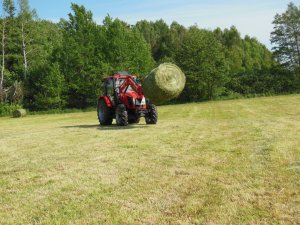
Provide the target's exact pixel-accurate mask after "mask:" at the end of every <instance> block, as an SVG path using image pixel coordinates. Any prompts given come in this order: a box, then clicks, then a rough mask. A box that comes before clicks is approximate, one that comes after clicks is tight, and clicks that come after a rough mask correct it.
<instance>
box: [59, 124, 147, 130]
mask: <svg viewBox="0 0 300 225" xmlns="http://www.w3.org/2000/svg"><path fill="white" fill-rule="evenodd" d="M148 126H149V125H145V124H129V125H128V126H117V125H116V124H112V125H110V126H100V125H99V124H93V125H85V124H83V125H74V126H63V127H62V128H82V129H98V130H128V129H140V128H146V127H148Z"/></svg>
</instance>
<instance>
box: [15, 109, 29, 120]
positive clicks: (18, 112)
mask: <svg viewBox="0 0 300 225" xmlns="http://www.w3.org/2000/svg"><path fill="white" fill-rule="evenodd" d="M24 116H26V109H17V110H15V111H14V112H13V117H14V118H20V117H24Z"/></svg>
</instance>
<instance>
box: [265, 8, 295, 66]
mask: <svg viewBox="0 0 300 225" xmlns="http://www.w3.org/2000/svg"><path fill="white" fill-rule="evenodd" d="M273 24H274V31H273V32H272V33H271V42H272V43H273V44H275V47H274V50H275V51H274V54H275V56H276V57H277V59H278V61H279V62H281V63H282V64H284V65H285V66H286V67H287V68H289V69H291V70H295V71H296V70H297V69H298V68H299V67H300V8H299V7H297V6H296V5H295V4H293V3H290V4H289V5H288V9H287V10H286V12H284V13H282V14H281V15H280V14H276V16H275V19H274V21H273Z"/></svg>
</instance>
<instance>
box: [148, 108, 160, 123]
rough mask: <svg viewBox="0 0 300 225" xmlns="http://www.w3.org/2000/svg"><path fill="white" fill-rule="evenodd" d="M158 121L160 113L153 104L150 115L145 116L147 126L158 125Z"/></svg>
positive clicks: (149, 110) (149, 111) (149, 109)
mask: <svg viewBox="0 0 300 225" xmlns="http://www.w3.org/2000/svg"><path fill="white" fill-rule="evenodd" d="M157 119H158V113H157V109H156V106H155V105H153V104H150V105H149V108H148V114H147V115H146V116H145V120H146V124H156V123H157Z"/></svg>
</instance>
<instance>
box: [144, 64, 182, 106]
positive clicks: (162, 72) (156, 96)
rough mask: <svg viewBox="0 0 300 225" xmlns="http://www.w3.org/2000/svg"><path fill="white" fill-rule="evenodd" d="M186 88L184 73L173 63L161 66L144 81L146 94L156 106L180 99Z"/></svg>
mask: <svg viewBox="0 0 300 225" xmlns="http://www.w3.org/2000/svg"><path fill="white" fill-rule="evenodd" d="M184 86H185V75H184V73H183V72H182V71H181V69H180V68H179V67H178V66H176V65H174V64H172V63H163V64H161V65H159V67H157V68H155V69H154V70H152V71H151V72H150V74H149V75H148V76H146V78H145V79H144V80H143V91H144V94H145V96H146V97H147V98H149V99H150V101H151V102H153V103H155V104H161V103H163V102H166V101H169V100H171V99H174V98H176V97H178V96H179V95H180V93H181V92H182V91H183V88H184Z"/></svg>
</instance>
